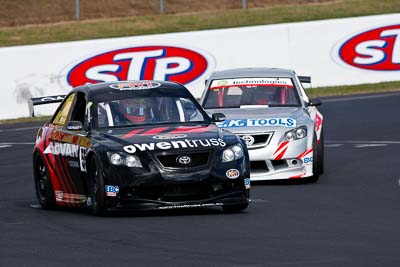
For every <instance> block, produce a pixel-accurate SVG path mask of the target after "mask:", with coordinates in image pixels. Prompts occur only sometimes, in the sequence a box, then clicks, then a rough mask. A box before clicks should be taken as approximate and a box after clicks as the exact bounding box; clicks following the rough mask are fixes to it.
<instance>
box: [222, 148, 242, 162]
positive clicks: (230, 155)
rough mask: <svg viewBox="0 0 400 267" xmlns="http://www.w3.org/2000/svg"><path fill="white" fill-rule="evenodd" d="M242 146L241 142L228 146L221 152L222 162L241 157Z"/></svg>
mask: <svg viewBox="0 0 400 267" xmlns="http://www.w3.org/2000/svg"><path fill="white" fill-rule="evenodd" d="M243 155H244V153H243V147H242V145H241V144H236V145H233V146H230V147H228V148H227V149H225V150H224V152H223V153H222V162H230V161H234V160H238V159H240V158H241V157H243Z"/></svg>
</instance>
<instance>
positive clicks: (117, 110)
mask: <svg viewBox="0 0 400 267" xmlns="http://www.w3.org/2000/svg"><path fill="white" fill-rule="evenodd" d="M123 96H125V98H121V96H119V97H118V99H109V100H107V101H102V102H98V103H96V106H95V108H96V116H95V117H96V118H97V120H96V121H97V127H98V128H108V127H120V126H134V125H151V124H164V123H165V124H169V123H193V122H205V120H206V119H205V117H204V115H203V113H202V112H201V111H200V110H199V109H198V108H197V106H196V105H195V104H194V103H193V101H192V100H191V99H189V98H185V97H179V96H168V95H167V96H145V97H135V98H132V97H131V95H130V94H125V95H123ZM129 96H130V97H129Z"/></svg>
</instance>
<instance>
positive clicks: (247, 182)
mask: <svg viewBox="0 0 400 267" xmlns="http://www.w3.org/2000/svg"><path fill="white" fill-rule="evenodd" d="M244 186H245V187H246V189H250V178H245V179H244Z"/></svg>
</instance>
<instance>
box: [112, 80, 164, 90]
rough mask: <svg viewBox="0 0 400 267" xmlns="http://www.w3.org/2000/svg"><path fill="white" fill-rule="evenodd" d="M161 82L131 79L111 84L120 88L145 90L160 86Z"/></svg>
mask: <svg viewBox="0 0 400 267" xmlns="http://www.w3.org/2000/svg"><path fill="white" fill-rule="evenodd" d="M160 86H161V83H158V82H152V81H130V82H120V83H114V84H111V85H110V87H111V88H113V89H118V90H145V89H153V88H157V87H160Z"/></svg>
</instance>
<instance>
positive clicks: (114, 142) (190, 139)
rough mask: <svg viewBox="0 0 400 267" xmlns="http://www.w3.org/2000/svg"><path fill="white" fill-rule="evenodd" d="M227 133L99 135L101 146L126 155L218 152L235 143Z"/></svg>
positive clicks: (135, 130)
mask: <svg viewBox="0 0 400 267" xmlns="http://www.w3.org/2000/svg"><path fill="white" fill-rule="evenodd" d="M238 140H239V139H238V138H237V137H236V136H235V135H234V134H232V133H230V132H229V131H226V130H223V129H219V128H218V127H217V126H216V125H214V124H210V125H194V126H172V127H171V126H157V127H154V126H153V127H127V128H118V129H109V130H104V131H100V132H99V140H98V141H100V142H101V143H103V145H106V146H108V147H111V148H113V149H115V150H121V149H122V150H124V151H125V152H127V153H140V152H152V151H170V150H174V149H177V150H179V149H203V148H204V149H210V148H214V149H218V148H223V147H226V146H227V145H229V144H234V143H237V142H238Z"/></svg>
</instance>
